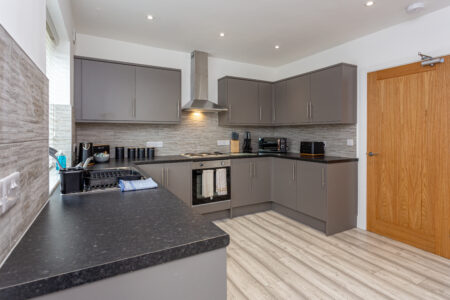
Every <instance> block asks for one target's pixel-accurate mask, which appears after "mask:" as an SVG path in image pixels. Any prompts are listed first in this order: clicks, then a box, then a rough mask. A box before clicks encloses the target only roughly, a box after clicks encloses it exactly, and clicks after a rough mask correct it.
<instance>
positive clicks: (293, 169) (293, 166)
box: [292, 163, 295, 181]
mask: <svg viewBox="0 0 450 300" xmlns="http://www.w3.org/2000/svg"><path fill="white" fill-rule="evenodd" d="M292 181H295V163H293V164H292Z"/></svg>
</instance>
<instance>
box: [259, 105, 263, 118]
mask: <svg viewBox="0 0 450 300" xmlns="http://www.w3.org/2000/svg"><path fill="white" fill-rule="evenodd" d="M259 120H260V121H261V120H262V106H261V105H260V106H259Z"/></svg>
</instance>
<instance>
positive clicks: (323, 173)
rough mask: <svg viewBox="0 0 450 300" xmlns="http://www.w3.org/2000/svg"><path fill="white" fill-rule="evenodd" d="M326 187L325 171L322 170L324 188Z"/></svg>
mask: <svg viewBox="0 0 450 300" xmlns="http://www.w3.org/2000/svg"><path fill="white" fill-rule="evenodd" d="M324 186H325V169H324V168H322V187H324Z"/></svg>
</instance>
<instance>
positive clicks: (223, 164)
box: [192, 160, 231, 206]
mask: <svg viewBox="0 0 450 300" xmlns="http://www.w3.org/2000/svg"><path fill="white" fill-rule="evenodd" d="M230 166H231V162H230V160H209V161H198V162H193V163H192V205H193V206H195V205H202V204H208V203H213V202H219V201H226V200H230V198H231V197H230V195H231V180H230V173H231V170H230Z"/></svg>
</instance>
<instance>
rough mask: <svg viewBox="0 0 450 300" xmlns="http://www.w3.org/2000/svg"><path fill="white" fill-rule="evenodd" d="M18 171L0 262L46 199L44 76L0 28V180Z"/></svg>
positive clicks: (2, 221) (3, 219)
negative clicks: (16, 192) (16, 197)
mask: <svg viewBox="0 0 450 300" xmlns="http://www.w3.org/2000/svg"><path fill="white" fill-rule="evenodd" d="M16 171H18V172H20V181H19V183H20V199H19V201H18V203H16V205H14V206H13V207H12V208H11V209H10V210H9V211H7V212H6V214H4V215H1V216H0V262H1V261H3V259H4V258H5V257H6V255H7V254H8V253H9V251H10V250H11V249H12V248H13V247H14V245H15V244H16V243H17V242H18V241H19V239H20V237H21V236H22V234H23V233H24V232H25V230H26V229H27V227H28V226H29V225H30V224H31V222H32V221H33V219H34V218H35V217H36V215H37V214H38V212H39V210H40V209H41V207H42V206H43V205H44V204H45V203H46V201H47V199H48V80H47V78H46V77H45V75H44V74H43V73H42V72H41V71H40V70H39V68H38V67H37V66H36V65H35V64H34V63H33V62H32V61H31V60H30V59H29V58H28V56H27V55H26V54H25V53H24V52H23V51H22V49H21V48H20V47H19V46H18V45H17V44H16V42H15V41H14V40H13V39H12V38H11V37H10V36H9V34H8V33H7V32H6V31H5V29H4V28H3V27H2V26H0V178H3V177H6V176H8V175H9V174H11V173H13V172H16Z"/></svg>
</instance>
